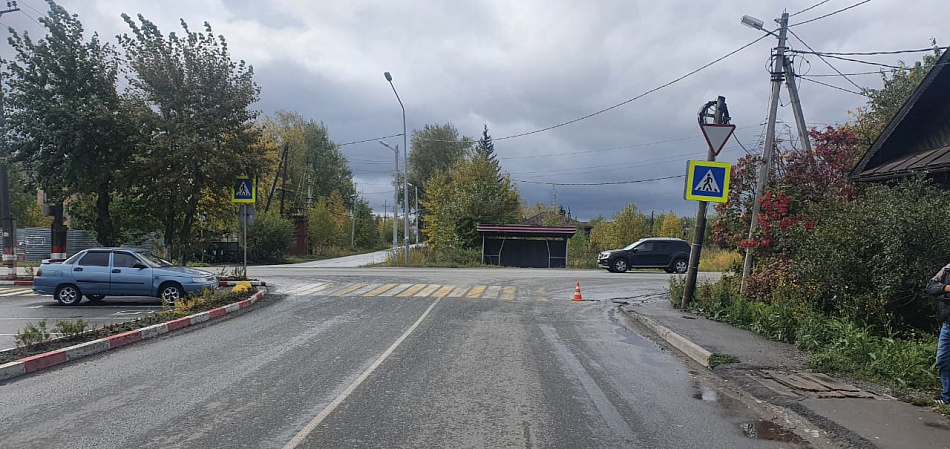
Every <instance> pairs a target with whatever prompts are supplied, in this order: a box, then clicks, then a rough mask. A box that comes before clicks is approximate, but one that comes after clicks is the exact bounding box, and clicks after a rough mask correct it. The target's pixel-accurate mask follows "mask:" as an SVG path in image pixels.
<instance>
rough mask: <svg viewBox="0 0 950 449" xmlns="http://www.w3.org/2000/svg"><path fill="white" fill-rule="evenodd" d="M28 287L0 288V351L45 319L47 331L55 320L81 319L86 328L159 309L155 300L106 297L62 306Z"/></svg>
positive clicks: (156, 299)
mask: <svg viewBox="0 0 950 449" xmlns="http://www.w3.org/2000/svg"><path fill="white" fill-rule="evenodd" d="M30 288H31V287H29V286H27V287H19V286H2V287H0V349H5V348H12V347H13V346H14V340H13V336H14V335H15V334H16V333H17V331H20V330H22V329H23V327H24V326H26V325H27V323H34V324H35V323H37V322H39V321H40V320H41V319H44V318H45V319H46V321H47V324H46V327H47V329H52V328H53V325H54V323H55V322H56V320H75V319H77V318H82V319H84V320H86V321H87V322H89V323H90V327H95V326H102V325H107V324H111V323H118V322H122V321H127V320H130V319H133V318H135V317H137V316H139V315H142V314H146V313H148V312H151V311H154V310H161V309H162V302H161V300H159V299H158V298H148V297H131V296H130V297H115V296H110V297H107V298H106V299H105V301H102V302H100V303H92V302H90V301H89V300H87V299H83V301H82V303H80V304H79V305H75V306H64V305H62V304H59V303H58V302H56V301H55V300H54V299H53V297H52V296H50V295H36V294H33V293H32V290H30Z"/></svg>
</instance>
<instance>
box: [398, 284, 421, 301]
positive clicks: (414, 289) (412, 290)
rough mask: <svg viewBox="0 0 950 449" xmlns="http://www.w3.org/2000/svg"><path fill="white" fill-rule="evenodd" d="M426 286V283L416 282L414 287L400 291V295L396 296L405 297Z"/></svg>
mask: <svg viewBox="0 0 950 449" xmlns="http://www.w3.org/2000/svg"><path fill="white" fill-rule="evenodd" d="M424 288H426V284H415V285H413V286H412V287H409V288H408V289H406V291H404V292H402V293H400V294H398V295H396V296H398V297H400V298H405V297H407V296H412V295H415V294H416V293H418V292H419V290H422V289H424Z"/></svg>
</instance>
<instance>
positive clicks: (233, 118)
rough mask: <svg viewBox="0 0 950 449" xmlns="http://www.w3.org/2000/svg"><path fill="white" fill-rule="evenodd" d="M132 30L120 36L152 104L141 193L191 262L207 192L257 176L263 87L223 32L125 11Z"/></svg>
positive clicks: (140, 167) (140, 169) (222, 196)
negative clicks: (258, 105)
mask: <svg viewBox="0 0 950 449" xmlns="http://www.w3.org/2000/svg"><path fill="white" fill-rule="evenodd" d="M122 18H123V19H124V20H125V22H126V24H128V26H129V28H130V29H131V34H123V35H122V36H119V42H120V43H121V45H122V46H123V48H124V49H125V51H126V56H127V60H128V63H129V65H130V68H131V75H132V76H131V78H130V80H129V83H130V86H131V88H130V90H131V92H132V93H133V94H134V95H135V96H136V97H137V98H138V99H139V100H140V101H141V103H142V104H144V105H146V106H147V108H146V109H145V111H146V112H145V113H143V114H142V116H141V121H142V124H143V127H144V128H146V129H147V130H148V135H149V136H150V138H149V140H148V141H146V142H145V143H143V144H142V145H140V146H139V148H138V151H137V154H138V157H137V159H136V161H135V162H136V163H135V166H134V169H135V170H136V172H137V175H138V177H139V179H141V180H143V183H141V184H140V185H139V186H138V190H137V191H138V192H139V194H140V195H141V198H142V199H143V200H144V201H145V202H146V203H147V204H148V205H149V210H150V211H152V213H154V214H156V216H157V217H158V220H159V221H160V222H161V223H162V225H163V228H164V236H165V242H166V245H168V246H169V247H171V248H173V249H174V250H175V251H174V252H175V253H177V255H178V259H179V260H180V261H182V262H184V261H185V260H186V259H187V257H188V252H189V251H190V250H191V248H190V246H189V244H190V239H191V233H192V229H193V227H194V224H195V221H196V219H197V217H198V214H199V212H200V210H199V202H200V201H201V200H202V198H212V197H217V199H219V200H222V201H215V203H219V202H225V203H226V202H227V196H228V194H229V192H230V189H231V188H232V186H233V182H234V179H235V177H237V176H239V175H248V176H256V175H257V174H258V171H259V170H260V167H262V166H263V165H264V161H265V158H264V145H262V144H261V141H260V140H261V139H260V130H259V129H258V128H257V127H256V126H255V119H256V117H257V112H256V111H254V110H252V109H251V108H250V107H251V105H252V104H253V103H254V102H256V101H257V99H258V96H259V91H260V90H259V88H258V86H257V84H255V83H254V80H253V75H254V71H253V69H252V68H251V67H250V66H248V65H247V64H245V62H244V61H240V62H234V61H233V60H232V59H231V55H230V52H229V50H228V45H227V42H226V41H225V39H224V36H215V35H214V33H213V32H212V29H211V26H210V25H209V24H208V23H205V26H204V32H196V31H192V30H191V29H190V28H189V27H188V25H187V24H186V23H185V22H184V21H182V22H181V27H182V31H183V33H182V34H178V33H169V34H168V35H167V37H166V36H165V35H163V34H162V32H161V31H160V30H159V29H158V27H157V26H156V25H155V24H154V23H152V22H150V21H149V20H147V19H145V17H143V16H142V15H141V14H140V15H139V16H138V21H137V22H136V21H135V20H133V19H132V18H131V17H129V16H128V15H125V14H123V15H122Z"/></svg>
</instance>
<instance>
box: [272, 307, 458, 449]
mask: <svg viewBox="0 0 950 449" xmlns="http://www.w3.org/2000/svg"><path fill="white" fill-rule="evenodd" d="M441 300H442V298H436V300H435V301H433V302H432V305H430V306H429V308H428V309H426V311H425V312H423V313H422V316H420V317H419V319H418V320H416V322H415V323H413V324H412V326H409V329H406V332H404V333H403V334H402V336H401V337H399V339H397V340H396V341H395V342H394V343H393V344H392V346H390V347H389V349H387V350H386V351H385V352H383V354H382V355H380V356H379V358H378V359H376V361H375V362H373V364H372V365H370V367H369V368H366V371H363V374H360V377H357V378H356V380H355V381H353V383H352V384H350V386H348V387H346V389H345V390H343V392H342V393H340V395H339V396H337V397H336V399H334V400H333V402H331V403H330V404H329V405H327V407H326V408H325V409H323V411H322V412H320V414H318V415H317V416H316V417H314V418H313V419H312V420H310V422H309V423H307V425H306V426H304V428H303V429H301V430H300V432H297V434H296V435H294V437H293V438H292V439H291V440H290V441H288V442H287V444H285V445H284V449H294V448H296V447H297V446H299V445H300V443H302V442H303V440H304V439H306V438H307V436H309V435H310V433H312V432H313V431H314V430H315V429H316V428H317V426H319V425H320V423H321V422H323V420H324V419H326V418H327V416H330V413H333V410H336V408H337V407H339V406H340V404H342V403H343V401H345V400H346V398H347V397H349V396H350V394H352V393H353V390H356V388H357V387H359V386H360V384H362V383H363V381H365V380H366V379H367V378H368V377H369V376H370V374H373V371H376V368H378V367H379V365H382V363H383V362H384V361H385V360H386V359H387V358H388V357H389V356H390V355H391V354H392V353H393V351H395V350H396V348H398V347H399V345H400V344H402V342H403V341H404V340H405V339H406V338H407V337H409V334H411V333H412V331H414V330H416V328H417V327H419V324H421V323H422V320H424V319H425V318H426V317H427V316H429V312H431V311H432V309H433V308H435V305H436V304H438V303H439V301H441Z"/></svg>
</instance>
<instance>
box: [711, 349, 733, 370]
mask: <svg viewBox="0 0 950 449" xmlns="http://www.w3.org/2000/svg"><path fill="white" fill-rule="evenodd" d="M727 363H739V357H736V356H734V355H730V354H719V353H716V354H711V355H710V356H709V368H715V367H717V366H719V365H725V364H727Z"/></svg>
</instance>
